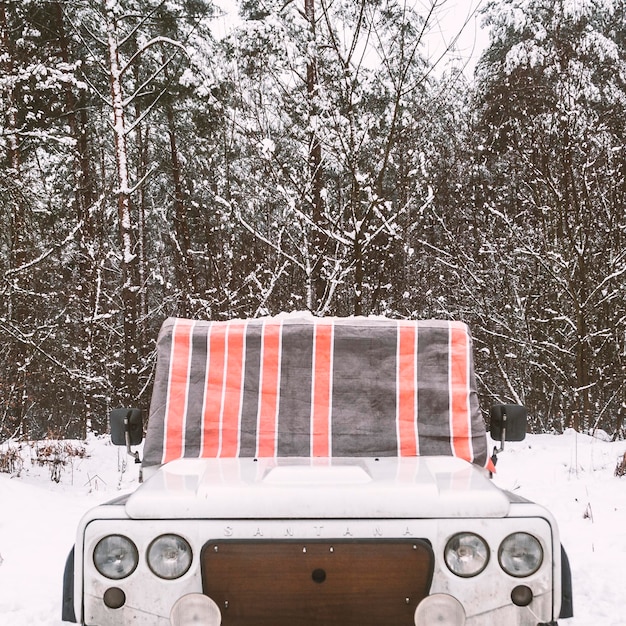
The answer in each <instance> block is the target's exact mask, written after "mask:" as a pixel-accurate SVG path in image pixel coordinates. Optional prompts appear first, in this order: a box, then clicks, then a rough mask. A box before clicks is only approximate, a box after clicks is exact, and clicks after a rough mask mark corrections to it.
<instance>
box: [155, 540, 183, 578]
mask: <svg viewBox="0 0 626 626" xmlns="http://www.w3.org/2000/svg"><path fill="white" fill-rule="evenodd" d="M191 556H192V555H191V546H190V545H189V544H188V543H187V541H185V540H184V539H183V538H182V537H179V536H178V535H161V536H160V537H157V538H156V539H155V540H154V541H153V542H152V543H151V544H150V547H149V548H148V565H149V566H150V569H151V570H152V571H153V572H154V573H155V574H156V575H157V576H159V577H160V578H166V579H167V580H172V579H174V578H180V577H181V576H182V575H183V574H185V573H186V572H187V570H188V569H189V567H190V566H191Z"/></svg>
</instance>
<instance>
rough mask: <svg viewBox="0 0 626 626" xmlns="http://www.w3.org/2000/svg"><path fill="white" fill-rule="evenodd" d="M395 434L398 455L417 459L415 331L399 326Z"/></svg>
mask: <svg viewBox="0 0 626 626" xmlns="http://www.w3.org/2000/svg"><path fill="white" fill-rule="evenodd" d="M397 368H398V369H397V381H396V386H397V390H398V399H397V405H396V407H397V418H396V419H397V431H398V451H399V454H400V456H416V455H417V454H418V453H419V451H418V438H417V385H416V381H417V328H416V326H415V325H414V324H411V325H408V324H402V323H399V324H398V359H397Z"/></svg>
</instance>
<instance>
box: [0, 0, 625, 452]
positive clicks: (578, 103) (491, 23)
mask: <svg viewBox="0 0 626 626" xmlns="http://www.w3.org/2000/svg"><path fill="white" fill-rule="evenodd" d="M449 9H450V2H449V0H421V1H413V2H410V3H407V2H403V0H385V1H383V0H263V1H256V0H242V1H241V2H240V3H239V18H238V19H237V20H236V23H234V24H233V25H232V28H231V29H229V31H228V32H227V33H224V34H222V35H220V36H217V35H216V28H215V26H216V23H220V19H221V18H220V15H221V9H220V7H219V6H216V5H214V4H213V3H212V2H211V1H210V0H167V1H165V0H59V1H53V0H2V1H0V123H1V125H2V126H1V130H0V441H2V440H4V439H6V438H10V437H29V438H38V437H45V436H63V437H75V436H84V435H85V433H86V432H87V430H91V431H93V432H96V433H99V432H104V431H105V430H106V416H107V414H108V412H109V409H110V408H114V407H117V406H120V405H124V406H130V405H132V406H140V407H143V408H146V407H147V405H148V403H149V397H150V388H151V380H152V371H153V365H154V345H155V339H156V335H157V332H158V329H159V327H160V325H161V323H162V321H163V320H164V319H165V318H166V317H167V316H170V315H176V316H192V317H197V318H203V319H213V320H221V319H229V318H233V317H253V316H260V315H266V314H275V313H278V312H280V311H293V310H308V311H311V312H312V313H313V314H315V315H337V316H345V315H386V316H391V317H396V318H412V319H413V318H428V317H437V318H445V319H460V320H464V321H466V322H468V323H469V324H470V326H471V328H472V333H473V336H474V343H475V348H476V357H475V358H476V370H477V374H478V377H479V384H480V393H481V396H482V400H483V405H485V406H488V405H489V404H490V403H491V402H493V401H504V402H519V403H523V404H525V405H526V406H527V407H528V409H529V412H530V416H531V426H532V428H533V430H534V431H535V432H551V431H558V432H561V431H562V430H563V429H564V428H565V427H569V426H571V427H574V428H576V429H577V430H579V431H588V430H589V429H596V428H601V429H603V430H605V431H607V432H609V433H610V434H611V435H612V436H614V437H618V436H621V432H622V422H623V419H624V415H626V297H625V296H626V280H625V277H626V213H625V211H626V209H625V206H626V203H625V200H626V179H625V174H626V151H625V137H626V0H488V1H486V2H483V3H482V11H483V13H482V18H483V19H484V20H485V24H486V27H487V28H489V32H490V43H489V44H488V46H487V47H486V49H485V51H484V53H483V55H482V57H481V59H480V60H479V62H478V65H477V67H476V71H475V73H474V75H473V76H470V77H469V78H468V76H467V75H466V74H467V73H466V72H465V71H464V64H465V63H466V59H464V58H463V55H458V54H455V51H454V45H452V46H451V48H450V49H448V50H444V51H443V52H442V53H441V54H439V53H437V54H434V55H433V54H432V52H429V48H428V46H427V45H426V41H427V37H428V34H429V33H430V32H432V30H433V29H435V28H437V24H438V21H439V18H440V17H441V11H445V10H449ZM453 43H454V42H453Z"/></svg>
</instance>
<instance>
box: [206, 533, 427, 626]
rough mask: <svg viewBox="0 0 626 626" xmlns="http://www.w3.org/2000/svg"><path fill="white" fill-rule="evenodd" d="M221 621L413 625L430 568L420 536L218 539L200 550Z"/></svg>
mask: <svg viewBox="0 0 626 626" xmlns="http://www.w3.org/2000/svg"><path fill="white" fill-rule="evenodd" d="M201 559H202V580H203V592H204V593H205V594H206V595H208V596H209V597H211V598H212V599H213V600H214V601H215V602H216V603H217V605H218V606H219V608H220V610H221V613H222V624H223V626H270V625H271V626H294V624H298V626H309V625H311V626H313V625H315V626H389V624H394V626H403V625H405V624H406V626H412V625H413V624H414V622H413V615H414V612H415V608H416V607H417V604H418V603H419V602H420V600H422V599H423V598H424V597H425V596H427V595H428V592H429V589H430V585H431V581H432V575H433V567H434V556H433V551H432V548H431V546H430V544H429V543H428V542H427V541H425V540H414V539H411V540H399V539H398V540H396V539H390V540H340V541H334V542H332V541H327V540H324V541H301V540H298V541H296V540H285V541H268V540H260V541H256V540H232V541H231V540H222V541H212V542H208V543H207V544H206V545H205V546H204V547H203V550H202V557H201Z"/></svg>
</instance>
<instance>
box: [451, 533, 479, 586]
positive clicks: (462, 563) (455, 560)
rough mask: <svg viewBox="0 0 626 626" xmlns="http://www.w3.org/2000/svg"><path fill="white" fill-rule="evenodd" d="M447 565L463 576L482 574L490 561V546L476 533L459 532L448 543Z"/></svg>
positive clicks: (452, 570)
mask: <svg viewBox="0 0 626 626" xmlns="http://www.w3.org/2000/svg"><path fill="white" fill-rule="evenodd" d="M444 558H445V561H446V565H447V566H448V568H449V569H450V571H451V572H453V573H454V574H456V575H457V576H462V577H463V578H469V577H471V576H476V575H478V574H480V573H481V572H482V571H483V570H484V569H485V567H487V563H488V562H489V547H488V546H487V544H486V543H485V540H484V539H482V538H481V537H479V536H478V535H475V534H474V533H458V534H457V535H454V536H453V537H452V538H451V539H450V540H449V541H448V543H447V544H446V549H445V552H444Z"/></svg>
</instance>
